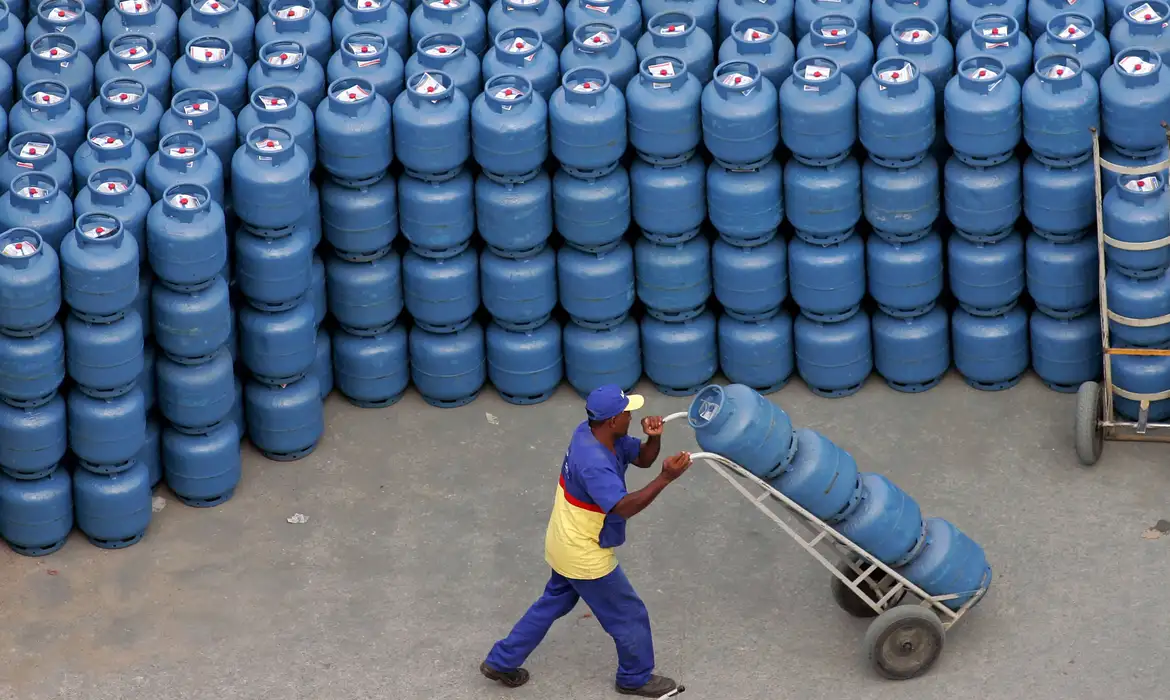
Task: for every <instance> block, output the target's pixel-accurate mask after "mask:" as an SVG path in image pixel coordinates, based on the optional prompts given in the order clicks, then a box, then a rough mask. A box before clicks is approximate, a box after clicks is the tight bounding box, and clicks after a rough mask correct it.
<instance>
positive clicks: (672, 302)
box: [634, 236, 711, 339]
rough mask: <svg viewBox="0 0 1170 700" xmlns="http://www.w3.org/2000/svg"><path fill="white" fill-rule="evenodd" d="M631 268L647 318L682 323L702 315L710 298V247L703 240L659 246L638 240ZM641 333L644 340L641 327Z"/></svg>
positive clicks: (692, 239)
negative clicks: (633, 270)
mask: <svg viewBox="0 0 1170 700" xmlns="http://www.w3.org/2000/svg"><path fill="white" fill-rule="evenodd" d="M634 267H635V269H636V270H637V284H636V291H637V295H638V299H639V300H640V301H641V302H642V303H643V304H644V305H645V306H646V312H647V313H648V314H649V315H651V316H653V317H655V318H657V319H660V320H663V321H685V320H688V319H691V318H695V317H696V316H698V315H699V314H701V313H703V309H704V306H705V305H706V303H707V299H708V297H710V296H711V245H710V243H709V242H708V241H707V239H706V238H705V237H703V236H695V237H694V238H691V239H689V240H687V241H684V242H680V243H673V244H661V245H660V244H657V243H653V242H651V241H650V240H649V239H647V238H646V237H644V236H642V237H639V238H638V242H637V244H636V245H635V246H634ZM642 333H643V339H645V333H646V329H645V327H643V329H642Z"/></svg>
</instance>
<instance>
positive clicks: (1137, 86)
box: [1101, 47, 1170, 156]
mask: <svg viewBox="0 0 1170 700" xmlns="http://www.w3.org/2000/svg"><path fill="white" fill-rule="evenodd" d="M1167 110H1170V70H1168V69H1167V68H1166V67H1165V65H1164V64H1163V63H1162V57H1161V56H1160V55H1158V53H1157V52H1156V51H1154V50H1152V49H1145V48H1140V47H1138V48H1131V49H1125V50H1124V51H1122V52H1121V53H1119V54H1117V55H1116V56H1115V57H1114V58H1113V65H1112V66H1110V67H1109V69H1108V70H1106V71H1105V73H1104V74H1103V75H1102V76H1101V127H1102V130H1103V131H1104V133H1105V138H1107V139H1109V143H1110V144H1111V145H1112V146H1113V147H1114V148H1115V149H1117V150H1118V151H1121V152H1123V153H1125V154H1127V155H1135V156H1136V155H1146V154H1147V153H1148V152H1151V151H1154V150H1156V149H1160V148H1162V147H1163V145H1164V144H1165V141H1166V134H1165V132H1164V131H1163V130H1162V127H1161V126H1160V124H1161V120H1162V118H1163V117H1160V116H1158V115H1164V114H1166V112H1167Z"/></svg>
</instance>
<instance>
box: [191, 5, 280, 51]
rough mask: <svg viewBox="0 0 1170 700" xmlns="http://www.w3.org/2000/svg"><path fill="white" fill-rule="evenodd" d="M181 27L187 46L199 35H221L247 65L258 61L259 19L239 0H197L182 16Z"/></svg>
mask: <svg viewBox="0 0 1170 700" xmlns="http://www.w3.org/2000/svg"><path fill="white" fill-rule="evenodd" d="M261 21H263V20H261ZM178 26H179V43H180V44H182V45H183V46H186V45H187V43H188V42H189V41H191V40H192V39H194V38H195V37H200V36H218V37H220V38H223V39H227V40H228V41H229V42H230V43H231V45H232V50H233V51H235V54H236V55H237V56H239V57H240V59H241V60H242V61H243V62H244V63H245V64H251V63H252V61H254V60H256V42H255V41H254V40H253V35H254V34H255V33H256V20H255V19H253V17H252V13H251V12H250V11H249V10H248V8H247V7H246V6H241V5H240V4H239V3H238V2H236V0H194V2H192V3H191V5H190V7H188V8H187V9H186V10H185V11H184V12H183V14H182V16H181V17H179V25H178Z"/></svg>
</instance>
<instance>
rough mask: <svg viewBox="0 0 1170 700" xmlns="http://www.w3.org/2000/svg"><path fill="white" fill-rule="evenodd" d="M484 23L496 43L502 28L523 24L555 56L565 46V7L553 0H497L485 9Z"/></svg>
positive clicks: (513, 27)
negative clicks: (537, 36)
mask: <svg viewBox="0 0 1170 700" xmlns="http://www.w3.org/2000/svg"><path fill="white" fill-rule="evenodd" d="M487 27H488V34H490V35H491V36H494V37H496V42H497V45H498V44H499V38H500V34H501V33H502V32H506V31H509V30H514V29H519V28H523V29H526V30H532V31H535V32H537V33H538V35H539V38H540V39H541V41H542V42H543V43H544V45H545V46H547V47H549V48H550V49H552V50H553V52H554V54H553V55H554V57H555V56H557V55H559V54H560V52H561V49H563V48H564V47H565V11H564V8H562V7H561V3H560V2H554V1H553V0H499V2H495V3H492V5H491V7H490V9H489V10H488V12H487Z"/></svg>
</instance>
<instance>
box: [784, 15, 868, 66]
mask: <svg viewBox="0 0 1170 700" xmlns="http://www.w3.org/2000/svg"><path fill="white" fill-rule="evenodd" d="M870 10H871V8H870V0H796V3H795V8H794V17H795V21H794V26H793V30H794V31H795V32H796V35H795V37H794V38H796V39H803V38H804V36H805V35H806V34H809V33H810V32H809V29H810V26H811V25H812V23H813V22H814V21H816V20H817V19H819V18H821V17H824V16H825V15H838V14H840V15H845V16H846V17H849V18H850V19H852V20H853V21H854V23H855V24H856V26H857V31H858V32H860V33H862V34H865V35H868V34H869V27H870V21H869V20H870ZM813 31H816V30H813ZM866 38H868V36H867V37H866ZM858 82H860V81H858Z"/></svg>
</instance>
